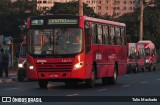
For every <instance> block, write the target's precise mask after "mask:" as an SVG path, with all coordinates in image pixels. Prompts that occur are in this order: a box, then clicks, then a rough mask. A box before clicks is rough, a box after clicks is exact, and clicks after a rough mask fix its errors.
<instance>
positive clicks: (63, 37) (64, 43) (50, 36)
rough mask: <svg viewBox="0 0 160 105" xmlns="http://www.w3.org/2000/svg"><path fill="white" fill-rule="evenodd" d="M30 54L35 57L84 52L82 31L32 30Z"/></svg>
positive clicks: (74, 29) (69, 29) (78, 29)
mask: <svg viewBox="0 0 160 105" xmlns="http://www.w3.org/2000/svg"><path fill="white" fill-rule="evenodd" d="M30 40H31V41H30V46H31V49H30V53H31V54H34V55H57V54H75V53H79V52H81V51H82V29H80V28H65V29H60V28H57V29H32V30H30Z"/></svg>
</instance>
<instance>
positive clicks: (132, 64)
mask: <svg viewBox="0 0 160 105" xmlns="http://www.w3.org/2000/svg"><path fill="white" fill-rule="evenodd" d="M127 46H128V47H127V48H128V60H127V73H128V74H129V73H131V72H134V73H137V71H138V62H137V61H138V57H137V49H136V43H128V44H127Z"/></svg>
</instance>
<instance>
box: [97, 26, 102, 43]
mask: <svg viewBox="0 0 160 105" xmlns="http://www.w3.org/2000/svg"><path fill="white" fill-rule="evenodd" d="M97 26H98V27H97V28H98V44H102V25H97Z"/></svg>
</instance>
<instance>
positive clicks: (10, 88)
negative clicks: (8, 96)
mask: <svg viewBox="0 0 160 105" xmlns="http://www.w3.org/2000/svg"><path fill="white" fill-rule="evenodd" d="M16 89H19V88H9V89H5V90H16Z"/></svg>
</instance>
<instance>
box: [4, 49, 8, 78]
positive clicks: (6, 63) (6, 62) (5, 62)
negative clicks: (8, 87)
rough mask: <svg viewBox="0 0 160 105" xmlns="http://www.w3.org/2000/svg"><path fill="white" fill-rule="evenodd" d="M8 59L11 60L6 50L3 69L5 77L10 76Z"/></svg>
mask: <svg viewBox="0 0 160 105" xmlns="http://www.w3.org/2000/svg"><path fill="white" fill-rule="evenodd" d="M8 61H9V55H8V53H7V52H5V53H4V56H3V70H4V73H5V78H8Z"/></svg>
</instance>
